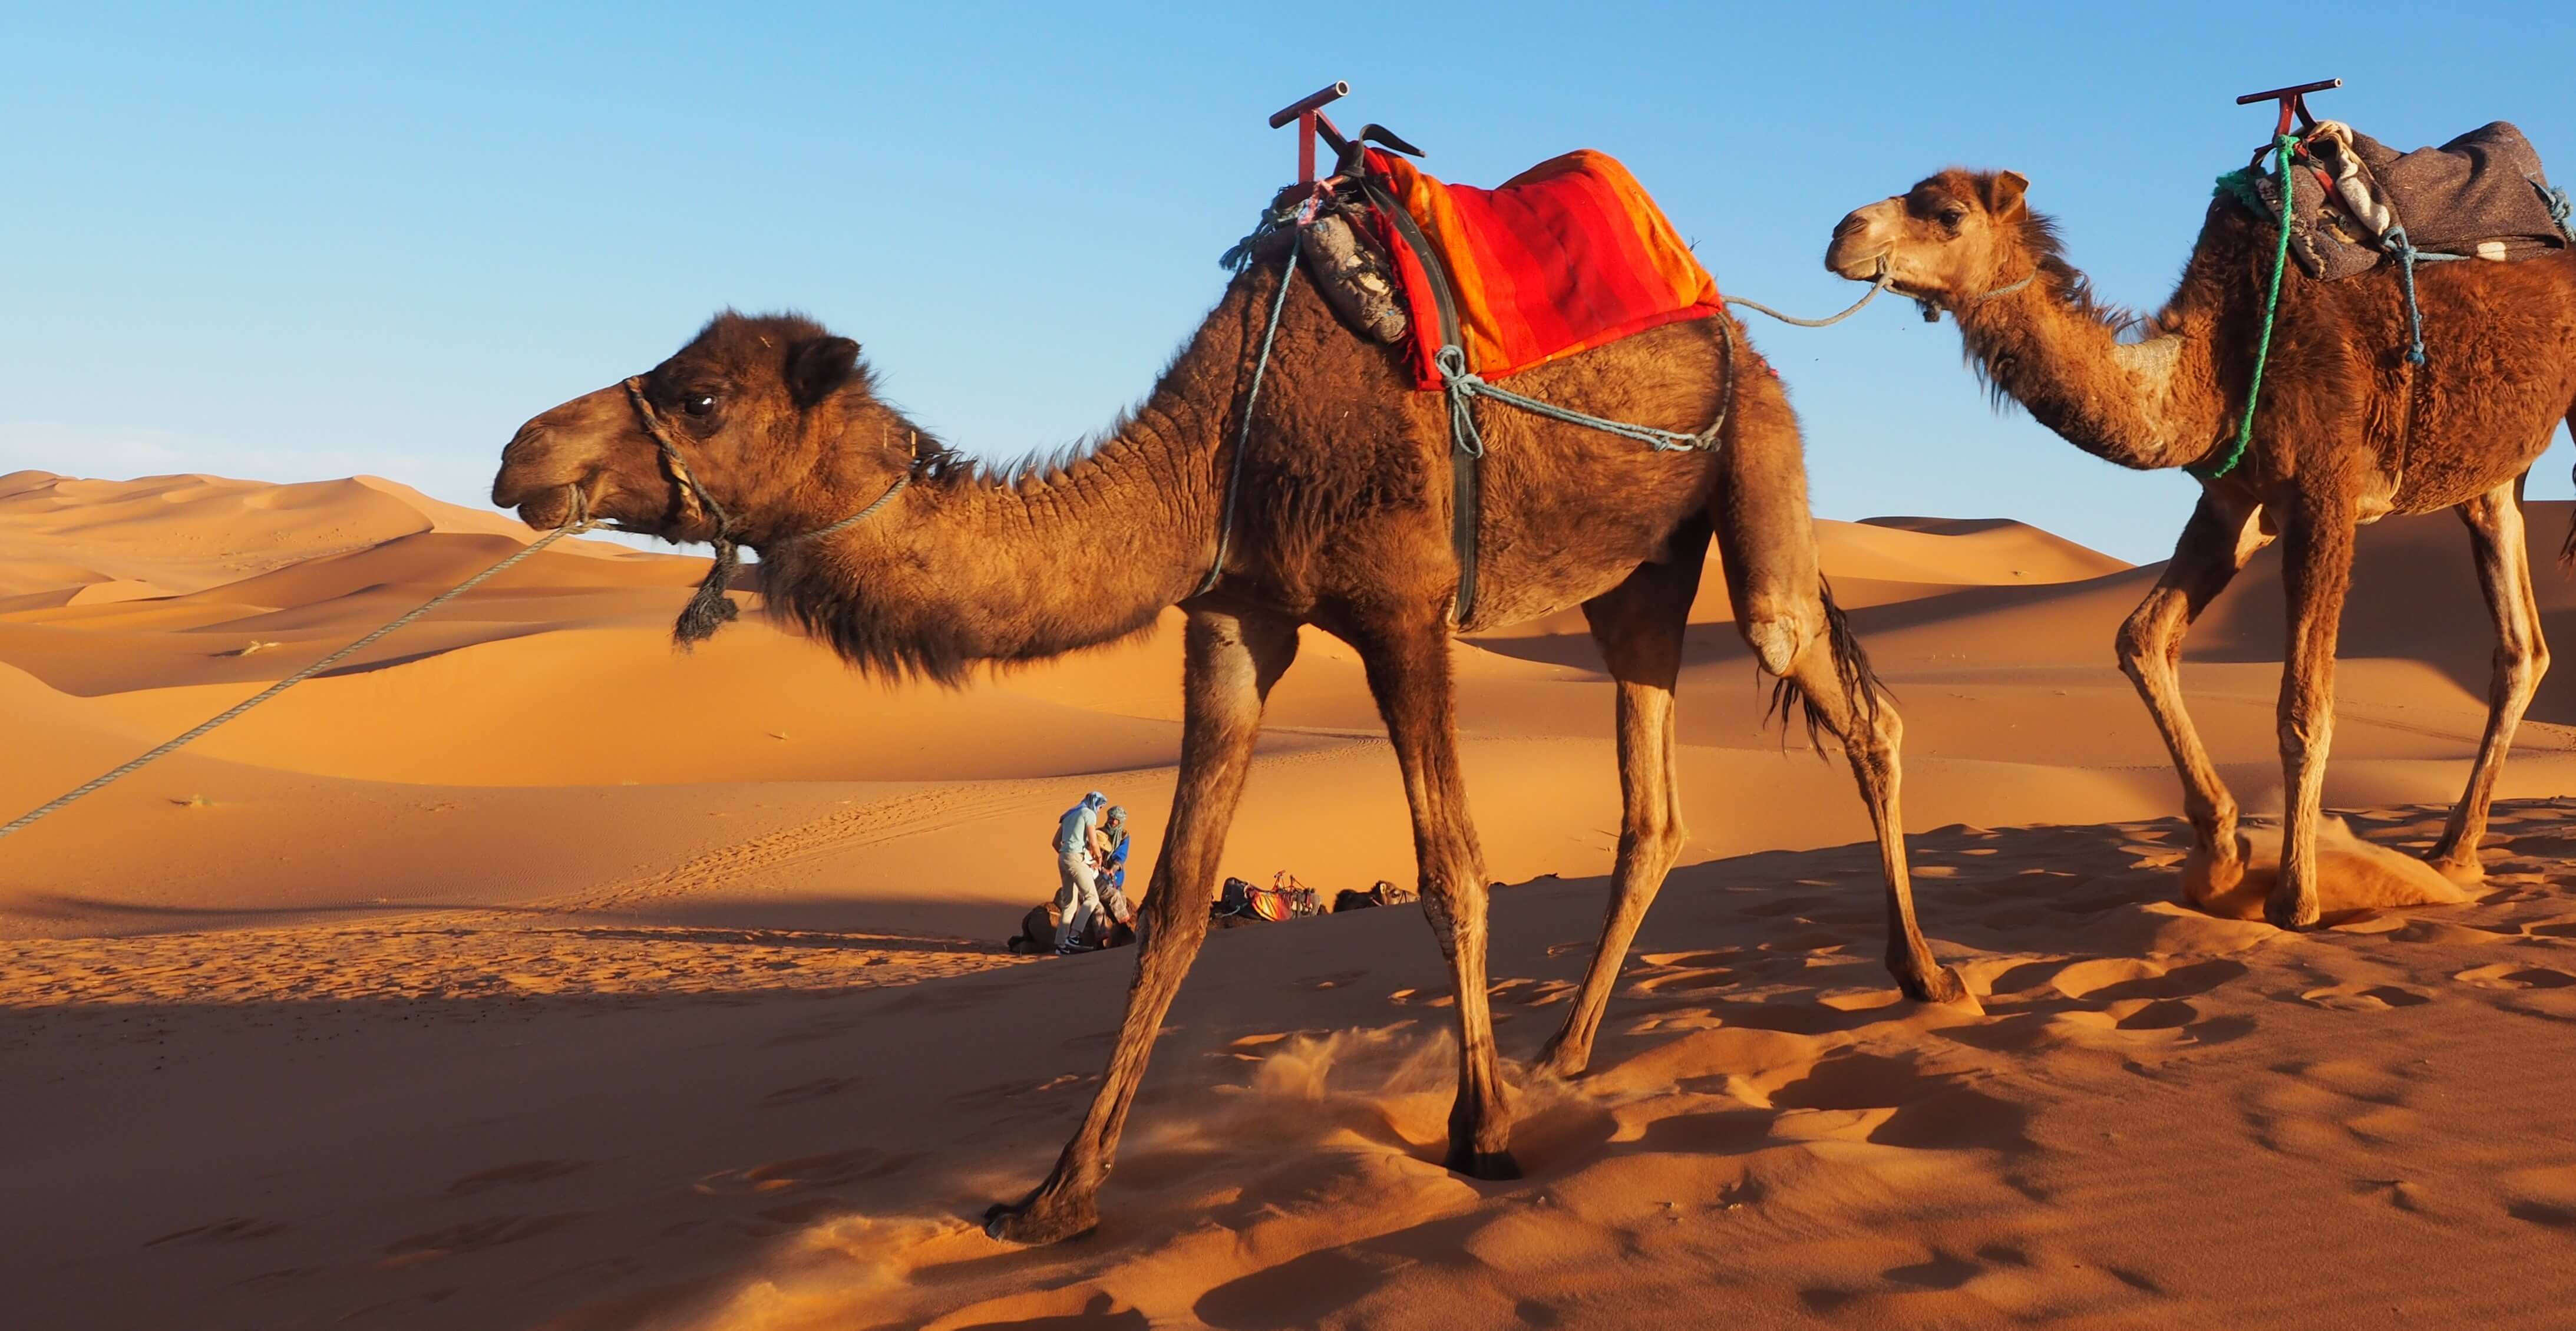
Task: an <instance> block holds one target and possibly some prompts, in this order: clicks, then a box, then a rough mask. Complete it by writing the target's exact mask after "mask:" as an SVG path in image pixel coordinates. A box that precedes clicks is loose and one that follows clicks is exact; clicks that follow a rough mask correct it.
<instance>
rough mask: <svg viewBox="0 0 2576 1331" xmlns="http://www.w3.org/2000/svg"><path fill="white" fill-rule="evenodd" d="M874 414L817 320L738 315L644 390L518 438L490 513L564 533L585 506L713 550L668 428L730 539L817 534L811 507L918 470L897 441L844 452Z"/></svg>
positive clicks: (598, 402) (600, 399)
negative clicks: (855, 430) (501, 511)
mask: <svg viewBox="0 0 2576 1331" xmlns="http://www.w3.org/2000/svg"><path fill="white" fill-rule="evenodd" d="M630 385H631V386H632V387H631V389H630ZM638 398H640V399H641V402H640V404H639V402H638V401H637V399H638ZM874 406H875V404H874V398H873V396H872V394H871V383H870V378H869V375H868V372H867V370H866V368H865V367H864V366H862V365H861V364H860V363H859V344H858V343H856V342H853V341H851V340H850V339H848V338H846V337H834V336H833V335H832V334H830V333H829V332H827V331H825V330H824V329H823V327H822V326H821V325H819V324H816V323H815V322H813V321H812V320H810V319H805V318H801V317H798V316H794V315H761V316H750V315H743V314H737V313H734V312H733V311H731V310H728V311H726V312H724V313H722V314H719V315H717V316H716V317H715V318H713V319H711V320H709V321H708V322H707V325H706V327H704V328H702V329H700V330H699V331H698V335H697V336H696V337H694V338H692V339H690V341H689V344H688V345H687V346H684V347H682V348H680V350H679V351H678V352H676V353H675V354H673V355H672V357H671V358H670V359H669V360H666V361H663V362H662V363H661V364H659V365H656V366H654V367H653V368H652V369H651V370H650V371H647V372H646V373H644V374H643V375H641V376H638V377H637V378H636V379H633V380H622V381H620V382H618V383H614V384H610V385H609V386H607V387H606V388H602V389H599V390H597V391H595V392H591V393H585V394H583V395H582V396H580V397H577V398H574V399H573V400H572V401H570V402H566V403H564V404H563V405H562V406H559V407H556V408H554V409H552V410H550V411H546V412H544V413H541V414H540V415H538V416H537V417H536V418H535V419H534V420H531V421H529V422H528V423H527V424H525V425H522V426H520V427H519V432H518V434H517V435H515V436H514V437H512V438H511V440H510V444H509V447H507V448H505V449H503V450H502V453H501V470H500V474H498V475H496V476H494V477H493V478H492V502H493V503H494V504H495V505H497V506H499V507H502V508H516V509H518V510H519V516H520V518H521V519H522V520H524V521H526V522H527V524H528V525H529V526H531V527H537V528H551V527H555V526H558V525H560V524H561V523H562V522H563V521H564V520H565V518H566V517H568V516H570V515H571V514H572V513H573V509H574V505H575V503H576V502H579V503H581V504H582V505H583V506H584V510H585V511H586V512H588V513H589V515H590V516H591V517H593V518H600V519H608V520H612V521H614V522H615V523H616V524H617V525H618V526H619V527H621V528H623V529H625V530H629V531H638V532H643V533H646V534H648V535H654V536H661V537H664V538H666V539H669V540H673V541H708V540H713V539H715V538H716V537H717V536H718V535H719V534H720V532H719V522H718V519H717V517H716V515H715V514H713V513H710V512H709V511H707V510H708V506H707V505H706V504H703V503H701V502H700V499H699V496H698V495H697V494H696V493H695V492H694V491H693V490H692V488H691V486H690V485H689V483H688V481H687V480H685V479H684V478H683V476H682V475H681V474H679V473H677V472H675V470H674V468H673V467H672V465H671V464H670V462H669V461H667V460H666V458H665V456H664V454H663V451H662V447H661V445H660V444H659V443H657V442H656V440H655V439H654V437H653V429H654V427H656V426H658V427H659V429H660V430H661V432H662V435H663V437H664V438H665V439H666V440H668V442H669V443H670V444H671V446H672V447H673V449H674V450H676V451H677V453H678V454H679V456H680V459H681V463H682V464H683V466H684V467H685V469H686V473H687V474H688V475H690V476H694V477H695V479H696V482H697V485H699V486H702V487H704V490H705V494H706V496H707V497H708V498H711V499H713V500H714V501H715V506H716V507H718V508H721V509H722V510H723V512H724V513H725V515H726V516H727V517H729V518H730V519H731V521H732V529H731V531H730V532H729V533H722V534H727V535H730V536H731V537H733V538H734V539H736V540H739V541H741V542H743V543H745V544H749V545H753V546H758V545H759V544H761V543H762V542H763V541H764V540H769V539H774V538H777V537H780V536H785V535H790V534H793V533H795V532H798V531H801V530H803V529H804V528H805V527H806V526H807V525H810V523H811V520H812V519H811V512H810V510H811V508H812V507H813V505H815V504H817V503H826V504H827V503H829V502H830V500H831V492H833V491H837V490H839V489H840V488H841V487H843V486H847V487H850V488H851V490H853V491H855V490H856V489H857V488H859V487H861V486H864V485H865V484H866V483H867V481H868V480H869V479H870V478H871V477H873V478H875V479H876V480H877V481H878V483H879V484H880V485H883V484H890V483H891V482H892V481H893V480H894V479H895V478H896V477H897V476H899V475H901V474H902V473H903V472H904V470H905V468H906V467H908V466H909V465H910V462H911V452H910V446H909V444H908V442H907V439H906V436H905V434H904V433H903V432H902V431H899V430H898V431H883V432H880V431H874V430H871V431H867V432H865V434H864V436H863V438H862V439H860V440H858V441H856V442H857V443H858V446H857V447H855V448H851V447H845V446H844V445H843V437H844V435H845V434H848V433H851V430H850V427H851V425H853V424H854V423H855V422H856V421H857V419H858V418H860V417H861V416H863V415H867V414H879V415H884V414H886V413H883V412H882V409H876V410H874V411H872V408H874ZM888 419H891V417H890V416H888ZM880 434H884V435H887V436H890V437H885V438H880V437H879V436H880ZM879 453H883V454H884V456H883V457H879V456H877V455H878V454H879ZM861 472H864V473H866V474H865V475H860V474H856V473H861ZM818 490H820V491H822V492H823V493H819V494H818ZM576 497H577V498H576Z"/></svg>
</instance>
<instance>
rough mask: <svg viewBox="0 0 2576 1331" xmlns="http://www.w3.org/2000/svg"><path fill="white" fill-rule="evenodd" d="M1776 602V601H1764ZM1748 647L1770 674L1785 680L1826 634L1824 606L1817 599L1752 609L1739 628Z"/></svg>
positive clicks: (1760, 606)
mask: <svg viewBox="0 0 2576 1331" xmlns="http://www.w3.org/2000/svg"><path fill="white" fill-rule="evenodd" d="M1760 599H1762V600H1766V601H1769V600H1772V598H1767V597H1766V598H1760ZM1736 627H1737V630H1738V631H1739V632H1741V633H1742V634H1743V635H1744V642H1745V645H1746V646H1748V647H1751V648H1752V649H1753V656H1754V659H1756V660H1758V661H1760V662H1761V663H1762V669H1763V670H1764V671H1765V672H1767V673H1768V674H1770V675H1772V676H1774V677H1779V676H1785V675H1787V674H1788V673H1789V671H1790V669H1791V668H1792V667H1794V666H1796V665H1797V664H1798V658H1799V657H1801V656H1804V655H1806V653H1807V648H1809V647H1810V646H1813V645H1814V644H1815V641H1816V639H1818V638H1819V637H1822V636H1823V635H1824V632H1825V607H1824V603H1823V602H1821V601H1818V600H1815V599H1813V598H1810V599H1808V600H1806V601H1803V602H1791V603H1789V604H1786V605H1782V604H1778V603H1777V602H1776V601H1775V602H1774V603H1772V604H1768V605H1757V606H1755V607H1752V608H1749V609H1748V610H1747V611H1746V612H1745V614H1744V615H1743V617H1742V619H1741V620H1740V622H1739V623H1738V624H1737V626H1736Z"/></svg>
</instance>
